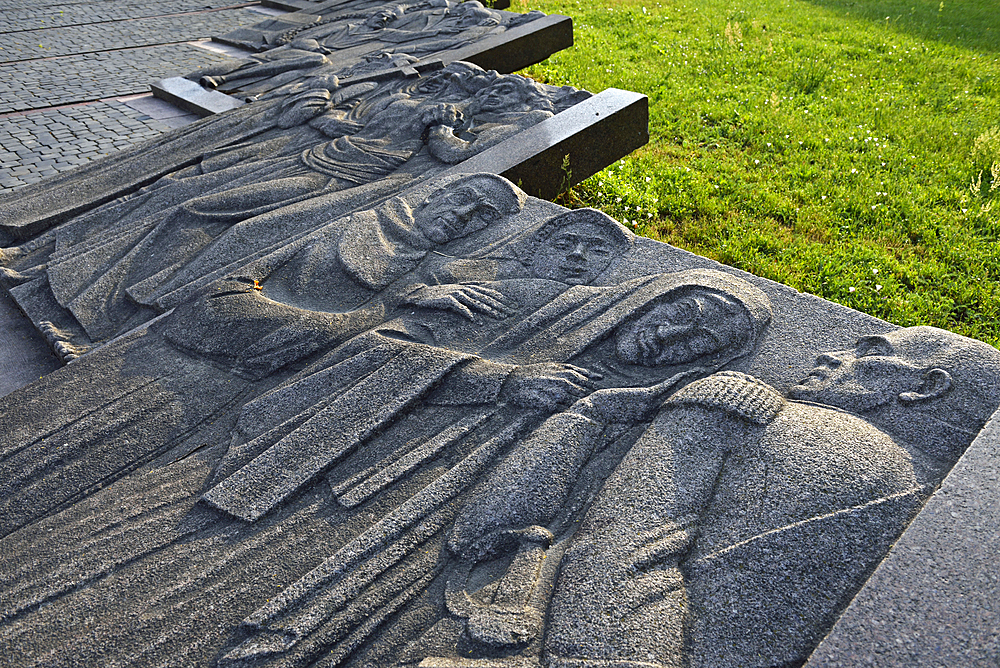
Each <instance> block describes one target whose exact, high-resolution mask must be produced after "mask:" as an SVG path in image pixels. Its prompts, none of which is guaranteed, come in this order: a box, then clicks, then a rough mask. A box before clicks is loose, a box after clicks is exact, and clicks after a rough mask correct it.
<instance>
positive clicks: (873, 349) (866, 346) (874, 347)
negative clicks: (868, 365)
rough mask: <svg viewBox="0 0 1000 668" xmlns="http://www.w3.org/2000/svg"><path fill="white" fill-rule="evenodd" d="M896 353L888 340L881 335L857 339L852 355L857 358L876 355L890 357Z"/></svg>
mask: <svg viewBox="0 0 1000 668" xmlns="http://www.w3.org/2000/svg"><path fill="white" fill-rule="evenodd" d="M894 352H896V349H895V348H893V346H892V344H891V343H889V339H887V338H885V337H884V336H881V335H876V336H862V337H861V338H860V339H858V344H857V345H856V346H855V348H854V353H855V354H856V355H858V356H863V355H868V354H877V355H891V354H893V353H894Z"/></svg>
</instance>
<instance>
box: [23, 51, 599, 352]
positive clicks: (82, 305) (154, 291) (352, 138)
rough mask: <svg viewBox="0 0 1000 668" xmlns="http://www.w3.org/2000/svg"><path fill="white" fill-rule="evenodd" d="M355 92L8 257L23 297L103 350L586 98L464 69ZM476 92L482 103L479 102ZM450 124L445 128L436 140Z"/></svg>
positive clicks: (301, 102)
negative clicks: (225, 275) (242, 268)
mask: <svg viewBox="0 0 1000 668" xmlns="http://www.w3.org/2000/svg"><path fill="white" fill-rule="evenodd" d="M333 83H334V84H335V85H339V83H337V82H333ZM348 88H357V90H355V91H354V92H353V93H351V94H350V95H349V96H348V97H335V98H334V99H333V100H331V96H330V94H329V91H327V90H309V91H306V92H303V93H299V94H295V95H292V96H290V97H288V98H285V99H284V100H282V101H281V103H280V109H279V111H280V112H281V113H280V114H279V121H278V123H279V125H282V126H284V127H287V128H289V129H288V130H286V131H282V132H272V133H271V134H270V135H267V136H262V137H261V138H260V141H257V142H254V143H252V144H243V145H237V146H232V147H228V148H226V149H225V150H221V151H218V152H216V153H215V154H212V155H209V156H206V157H205V158H204V159H203V160H202V161H201V162H200V163H199V164H198V165H196V166H193V167H190V168H188V169H186V170H182V171H180V172H177V173H175V174H171V175H168V176H165V177H163V178H161V179H159V180H158V181H156V182H155V183H153V184H152V185H150V186H148V187H147V188H145V189H143V190H141V191H140V192H138V193H136V194H133V195H130V196H128V197H125V198H122V199H119V200H116V201H114V202H111V203H109V204H106V205H103V206H101V207H98V208H97V209H95V210H93V211H91V212H88V213H86V214H83V215H81V216H78V217H77V218H76V219H74V220H72V221H70V222H68V223H66V224H64V225H62V226H60V227H59V228H58V229H57V230H56V231H55V232H54V248H53V246H45V247H43V249H42V250H41V251H36V252H33V253H28V252H26V251H24V250H23V249H8V250H7V252H5V255H4V257H5V261H8V262H11V261H12V263H13V264H14V265H15V266H13V267H10V269H8V270H7V274H8V282H9V283H14V284H17V283H22V284H23V283H31V285H28V286H26V287H19V288H18V289H17V291H19V292H21V293H24V294H25V295H26V296H25V299H29V300H32V301H36V302H48V303H51V302H55V303H56V304H58V306H59V307H62V308H65V309H66V310H67V311H68V312H69V314H67V315H63V314H61V313H59V314H57V313H53V314H51V315H49V317H47V318H44V319H46V320H49V321H52V322H56V323H57V324H58V326H59V327H60V328H61V329H62V330H65V331H67V332H68V333H69V334H68V337H69V338H70V339H72V341H73V342H74V343H80V344H84V345H88V344H90V343H95V342H100V341H103V340H107V339H109V338H112V337H113V336H115V335H116V334H119V333H121V332H123V331H127V330H128V329H130V328H132V327H134V326H136V325H138V324H140V323H142V322H145V321H147V320H149V319H150V318H151V317H154V316H155V315H156V314H158V313H160V312H162V311H163V310H164V307H163V305H162V304H160V303H159V301H158V300H159V299H160V298H161V297H163V296H164V295H165V294H166V292H168V291H169V290H168V289H167V288H168V287H169V288H171V289H176V288H178V287H180V286H182V285H183V284H184V283H183V282H181V281H186V282H188V283H189V282H191V281H192V280H197V279H202V278H204V277H206V276H208V275H210V274H212V273H213V272H216V271H219V270H222V269H224V268H226V267H227V266H229V265H230V263H232V262H234V261H237V260H242V261H244V262H247V261H250V260H252V259H256V258H253V257H251V256H253V255H254V254H256V255H257V257H259V256H260V255H261V254H262V253H261V251H266V250H268V249H270V248H277V247H278V245H280V244H283V243H285V242H288V241H289V240H292V239H294V238H295V237H297V236H299V235H302V234H304V233H307V232H309V231H311V230H312V229H315V228H317V227H319V226H321V225H323V224H324V223H326V222H328V221H329V220H331V219H333V220H337V219H339V218H340V217H341V216H342V215H344V214H346V213H348V212H350V211H351V210H354V209H357V208H359V207H362V206H371V205H372V204H374V203H376V202H378V201H380V200H381V199H383V198H385V197H386V196H388V195H390V194H392V193H394V192H398V191H399V189H401V188H402V187H403V186H404V185H405V184H407V183H410V182H412V181H413V180H414V179H423V178H427V177H428V176H430V175H432V174H434V173H435V172H437V171H440V170H441V169H443V168H445V167H446V166H448V165H450V164H453V163H454V162H457V161H460V160H462V159H465V158H466V157H468V156H471V155H473V154H475V153H478V152H480V151H482V150H485V149H486V148H489V147H491V146H493V145H495V144H497V143H498V142H500V141H503V140H504V139H507V138H509V137H511V136H513V135H514V134H516V133H517V132H519V131H521V130H523V129H525V128H527V127H529V126H531V125H533V124H535V123H538V122H539V121H541V120H544V119H545V118H548V117H550V116H551V115H552V114H553V112H554V111H558V110H559V109H560V108H564V106H566V105H571V104H573V103H575V102H576V101H578V100H579V99H581V94H580V92H579V91H576V90H571V89H552V88H546V87H543V86H540V85H538V84H535V83H533V82H530V81H528V80H527V79H524V78H523V77H518V76H516V75H510V76H499V75H496V73H486V72H483V71H482V70H480V69H479V68H476V67H475V66H471V65H468V64H465V63H454V64H452V65H450V66H449V67H447V68H445V69H444V70H441V71H440V72H438V73H435V74H433V75H431V76H429V77H427V78H425V79H424V80H418V81H416V82H412V83H405V82H401V81H399V80H390V82H389V83H387V84H380V85H379V86H377V87H376V88H375V89H372V88H371V87H369V86H367V85H361V84H359V85H357V86H347V87H346V88H345V90H347V89H348ZM479 88H482V92H483V93H484V95H482V96H480V97H472V99H469V98H470V97H471V96H473V93H475V91H476V90H478V89H479ZM353 95H358V96H360V97H350V96H353ZM463 99H464V100H465V102H460V101H461V100H463ZM268 102H270V101H268ZM456 102H458V103H459V104H458V105H457V106H456V104H455V103H456ZM463 108H465V109H466V111H465V112H463V110H462V109H463ZM306 121H311V123H310V124H309V125H303V123H304V122H306ZM441 123H444V124H446V126H447V128H448V130H447V131H446V132H444V133H430V134H428V133H429V131H430V128H431V127H433V126H435V125H438V124H441ZM453 128H454V129H453ZM461 128H464V129H461ZM456 131H457V132H458V133H459V134H460V135H462V137H464V138H459V137H458V136H456V135H455V132H456ZM317 135H318V136H320V137H322V138H323V139H322V140H317V139H316V137H317ZM445 135H447V137H448V139H442V137H443V136H445ZM329 136H334V137H335V138H334V139H332V140H330V139H329ZM425 141H426V144H425ZM449 142H451V143H456V142H457V148H456V146H452V145H451V144H450V143H449ZM306 202H308V204H307V203H306ZM296 203H302V206H297V207H296V206H292V205H294V204H296ZM234 239H238V240H241V243H240V244H237V245H239V246H241V247H242V248H243V249H244V250H245V251H246V252H244V254H243V255H241V256H239V257H232V256H231V255H230V256H226V259H227V262H225V263H222V264H219V263H215V264H213V263H212V262H213V260H212V258H215V259H216V260H219V259H220V258H221V257H222V255H219V254H218V253H217V252H216V251H217V250H218V248H219V245H220V244H221V245H222V246H227V247H228V248H229V249H230V250H232V249H233V248H234V247H235V246H234V245H233V244H232V243H229V242H231V241H233V240H234ZM216 242H218V243H216ZM36 245H37V244H36ZM6 258H10V259H9V260H6ZM220 261H221V260H220ZM192 266H196V267H198V271H199V272H201V273H200V274H193V273H192ZM36 279H37V280H36ZM176 303H177V302H173V303H171V306H173V305H174V304H176ZM42 308H43V309H48V308H50V307H49V306H48V305H46V306H44V307H42ZM167 308H169V307H167ZM29 310H30V309H29ZM75 328H82V330H83V331H81V332H74V329H75Z"/></svg>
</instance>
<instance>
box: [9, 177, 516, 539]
mask: <svg viewBox="0 0 1000 668" xmlns="http://www.w3.org/2000/svg"><path fill="white" fill-rule="evenodd" d="M524 200H525V195H524V193H522V192H521V191H520V190H518V189H517V188H515V187H514V186H513V185H511V184H510V183H509V182H508V181H505V180H504V179H502V178H501V177H498V176H494V175H491V174H481V175H469V176H463V177H459V178H457V179H452V180H450V181H448V182H445V183H443V184H441V186H440V187H439V188H437V189H435V190H433V191H432V192H431V193H430V195H429V196H428V197H427V198H426V199H425V200H424V201H423V202H419V201H418V202H419V203H417V202H408V201H407V199H406V198H403V197H400V198H394V199H392V200H389V201H388V202H386V203H384V204H383V205H381V206H380V207H379V208H378V209H376V210H372V211H365V212H359V213H357V214H354V216H352V217H351V218H347V219H343V220H341V221H339V224H337V225H333V226H331V227H330V228H328V229H324V230H322V233H321V234H318V235H316V236H314V237H313V238H312V239H311V241H314V242H316V243H303V244H300V245H298V246H297V247H294V248H292V249H290V251H289V252H288V253H287V254H286V255H285V256H284V257H285V260H286V265H287V266H283V265H278V264H276V265H271V264H270V263H271V262H273V261H275V258H265V260H264V261H263V262H261V263H259V264H258V265H256V266H253V267H250V268H248V269H247V270H246V271H244V272H241V273H239V274H236V275H234V276H232V277H229V278H228V279H226V280H223V281H218V282H216V283H214V284H212V285H210V286H208V288H207V290H206V293H205V294H204V295H203V296H201V297H200V298H197V299H192V301H190V302H188V303H182V304H181V305H180V306H179V308H177V310H176V311H174V312H173V313H172V314H171V315H170V316H168V317H167V318H165V319H161V320H160V321H159V322H158V323H157V324H156V325H155V326H154V327H153V331H147V332H143V333H140V334H137V335H135V336H133V337H132V338H131V339H126V340H124V341H122V342H119V343H118V344H117V345H116V346H115V347H114V349H113V351H109V352H108V353H107V354H105V355H98V356H95V357H92V358H88V359H87V361H86V363H82V362H78V363H77V365H76V366H74V367H73V371H72V372H70V373H66V374H64V376H65V379H64V381H63V382H61V383H59V387H61V388H63V387H64V388H65V391H72V390H71V388H72V386H73V385H74V380H73V379H74V378H76V381H75V383H77V384H81V385H83V384H86V383H87V382H89V381H88V379H91V378H95V377H97V378H99V377H100V376H101V375H107V374H113V373H114V372H113V371H111V370H109V368H108V367H109V366H110V367H111V368H112V369H113V368H114V367H115V364H116V362H115V360H116V359H118V360H120V359H122V358H125V359H132V358H133V357H135V358H137V359H140V360H143V363H144V365H145V366H146V371H147V375H146V376H144V378H143V380H142V381H141V382H138V381H137V382H136V383H120V384H119V387H118V388H117V389H116V390H114V391H111V390H110V389H109V390H107V391H102V392H99V393H97V394H96V396H95V397H94V398H93V400H94V401H96V402H97V403H96V406H97V408H95V406H93V405H91V404H90V401H91V398H90V397H89V396H86V395H84V396H81V397H80V398H79V399H77V400H75V401H74V402H72V403H74V404H76V405H77V407H78V410H82V411H83V412H84V413H86V414H87V415H88V417H86V418H83V419H79V420H77V419H73V418H70V417H67V416H65V415H58V414H57V415H53V416H49V418H48V419H50V420H51V422H52V424H51V425H50V427H49V428H48V429H46V430H45V432H46V434H47V435H46V436H45V437H44V438H42V439H41V440H38V439H37V438H35V437H33V436H31V434H30V432H23V433H22V432H21V431H19V429H16V428H14V427H13V426H12V427H11V430H10V435H9V447H10V448H11V452H10V455H9V457H8V458H7V461H6V466H7V467H12V468H10V469H8V470H13V469H18V471H17V473H16V475H15V476H14V477H13V478H12V479H10V480H9V481H7V483H5V485H4V495H3V497H4V498H3V503H4V504H5V507H6V508H7V512H6V513H5V521H4V522H2V523H0V528H2V529H5V530H10V528H12V527H16V526H18V523H19V522H20V521H22V520H23V518H24V516H25V513H34V514H43V513H44V512H45V511H46V510H47V509H51V508H53V507H56V506H57V505H58V504H59V503H62V502H65V501H66V500H68V499H73V498H78V496H79V495H82V494H86V493H87V491H88V489H90V488H91V487H92V486H94V485H98V484H101V482H102V481H103V483H105V484H106V483H108V482H110V481H112V480H114V479H116V478H117V477H119V476H121V475H125V474H127V473H128V472H130V471H131V470H132V468H134V466H137V465H139V464H141V463H144V462H145V461H147V460H148V459H149V458H150V457H153V456H155V455H156V454H158V453H160V452H162V451H163V450H165V449H167V448H169V447H172V446H174V445H176V444H177V443H178V442H179V441H182V440H183V438H186V437H187V436H189V435H190V434H189V433H188V432H190V431H192V430H195V429H196V428H197V426H198V425H199V424H201V423H203V421H204V420H206V419H220V417H221V416H220V412H225V411H229V410H232V409H233V408H234V405H233V402H236V401H240V400H242V401H247V400H248V399H249V398H252V396H253V393H254V392H255V391H256V392H257V393H261V392H263V391H264V389H266V387H267V386H268V382H271V383H273V382H274V381H269V380H268V376H271V375H274V374H275V373H276V372H278V371H280V370H281V369H282V368H283V367H285V366H287V365H289V364H292V363H294V362H297V361H299V360H302V359H305V358H308V357H309V356H310V355H312V354H314V353H316V352H317V351H327V350H331V349H333V348H334V347H336V345H338V344H340V343H342V342H344V341H346V340H347V339H349V338H351V337H352V336H354V335H356V334H359V333H360V332H362V331H364V330H365V329H368V328H370V327H374V326H376V325H378V324H379V323H380V322H381V321H382V320H383V319H384V316H385V312H386V310H387V308H391V307H392V306H393V305H395V303H397V302H398V301H399V298H398V297H394V296H393V293H392V292H391V291H388V292H384V291H383V289H384V288H386V287H388V286H389V285H390V284H392V283H393V282H394V281H396V280H397V279H400V278H401V277H403V276H404V275H406V274H408V273H409V272H411V271H412V270H413V269H414V268H415V267H416V266H417V264H418V263H419V262H420V260H421V259H422V257H423V256H424V254H426V253H427V252H428V250H429V249H431V248H447V245H446V244H447V243H448V242H449V241H452V240H454V239H457V238H461V237H463V236H466V235H469V234H472V233H474V232H476V231H478V230H482V229H483V228H484V227H486V226H487V225H489V224H497V223H498V222H501V221H502V220H503V219H506V218H509V217H510V216H512V215H514V214H517V213H518V212H520V210H521V207H522V205H523V203H524ZM309 241H310V239H307V240H306V242H309ZM296 251H298V252H296ZM317 251H321V252H317ZM289 256H290V257H291V260H288V258H289ZM269 266H271V267H273V268H274V269H275V270H276V271H277V273H278V276H277V277H275V280H274V281H271V280H268V273H266V272H265V271H264V268H265V267H269ZM258 280H259V282H258ZM404 282H405V281H404ZM261 283H263V285H261ZM273 283H278V284H281V287H282V288H284V289H277V290H276V289H275V286H274V285H273ZM289 283H291V285H288V284H289ZM400 290H402V292H404V293H405V289H403V288H400ZM309 291H312V292H313V293H314V294H315V297H314V298H313V299H311V300H310V299H309V298H308V296H307V294H306V293H308V292H309ZM275 293H278V294H275ZM284 295H288V296H290V297H292V296H294V298H291V299H289V300H288V301H281V300H280V299H279V300H276V299H274V297H279V298H280V297H281V296H284ZM194 296H195V297H197V295H194ZM376 296H377V297H378V298H377V299H375V300H373V301H372V303H370V304H367V305H364V306H363V303H365V302H368V301H369V298H372V297H376ZM289 302H291V303H289ZM320 307H323V308H320ZM426 312H428V313H434V311H433V310H427V311H426ZM181 351H183V352H181ZM186 353H188V354H186ZM220 371H221V373H220ZM234 374H235V376H236V377H234ZM245 380H248V381H262V382H263V388H262V389H257V388H258V386H254V385H250V384H248V383H247V382H245ZM275 380H276V379H275ZM53 382H58V381H53ZM199 383H201V384H204V385H205V388H206V390H202V389H200V388H199ZM220 386H221V387H222V388H224V391H222V390H220V389H219V387H220ZM209 388H214V389H212V390H211V391H208V389H209ZM60 391H61V390H60ZM109 392H111V394H110V395H109ZM140 397H144V399H140ZM142 401H145V402H147V403H149V404H150V405H159V406H160V407H161V408H160V410H162V411H164V412H166V413H171V414H173V415H174V417H172V418H171V419H170V420H162V424H160V425H157V426H156V427H155V428H151V427H150V426H149V424H147V417H146V416H145V415H143V412H142V411H137V410H136V409H135V406H137V405H141V403H142ZM105 405H107V406H116V408H114V409H113V412H114V414H115V420H114V422H115V423H116V424H117V425H118V428H119V430H120V431H121V432H122V433H121V434H116V435H114V436H111V435H109V434H107V433H106V432H105V428H104V426H103V423H105V422H107V421H108V419H109V418H108V415H107V414H106V413H105V412H104V411H103V410H102V409H101V408H100V407H101V406H105ZM238 405H239V404H236V406H237V407H238ZM128 406H132V407H133V408H128ZM195 406H197V410H196V411H195V410H194V409H193V407H195ZM194 413H197V414H200V415H195V414H194ZM61 421H62V422H61ZM127 425H134V426H133V427H130V428H126V426H127ZM181 425H186V426H181ZM25 427H26V425H25ZM130 429H137V430H139V431H143V430H144V431H145V434H146V436H145V438H143V439H138V441H137V442H133V441H132V440H131V439H130V438H129V431H130ZM123 439H124V440H125V442H126V443H127V446H123V442H122V440H123ZM29 460H31V461H33V462H34V465H27V464H26V463H25V464H24V465H23V470H21V469H22V466H21V463H22V462H28V461H29ZM42 462H45V464H44V465H42ZM88 462H89V464H88ZM70 471H76V473H74V474H73V475H69V472H70ZM64 476H68V477H69V478H70V479H69V480H66V479H65V478H64Z"/></svg>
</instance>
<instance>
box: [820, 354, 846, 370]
mask: <svg viewBox="0 0 1000 668" xmlns="http://www.w3.org/2000/svg"><path fill="white" fill-rule="evenodd" d="M816 363H817V364H819V365H821V366H828V367H830V368H831V369H836V368H837V367H838V366H840V364H841V362H840V360H839V359H838V358H836V357H834V356H833V355H831V354H830V353H823V354H822V355H820V356H819V357H817V358H816Z"/></svg>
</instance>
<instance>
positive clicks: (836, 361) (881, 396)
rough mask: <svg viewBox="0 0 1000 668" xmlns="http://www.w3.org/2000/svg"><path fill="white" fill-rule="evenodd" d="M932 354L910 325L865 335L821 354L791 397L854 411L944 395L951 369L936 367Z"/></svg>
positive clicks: (949, 380)
mask: <svg viewBox="0 0 1000 668" xmlns="http://www.w3.org/2000/svg"><path fill="white" fill-rule="evenodd" d="M927 353H928V351H927V344H926V342H925V341H923V340H922V337H921V336H920V334H919V333H917V332H913V331H911V330H905V329H902V330H897V331H895V332H889V333H888V334H883V335H878V336H863V337H861V338H860V339H858V343H857V345H856V346H855V347H854V349H853V350H838V351H835V352H830V353H824V354H822V355H820V356H819V357H817V358H816V366H815V368H813V370H812V371H810V372H809V375H808V376H806V377H805V378H803V379H802V380H801V381H799V383H798V385H796V386H795V387H793V388H792V389H791V391H790V392H789V396H791V397H792V398H793V399H804V400H806V401H814V402H816V403H821V404H826V405H828V406H835V407H837V408H843V409H845V410H849V411H854V412H862V411H866V410H869V409H872V408H875V407H877V406H881V405H884V404H887V403H889V402H895V401H897V400H899V401H902V402H908V401H916V400H920V399H929V398H933V397H936V396H940V395H941V394H943V393H944V392H946V391H947V390H948V389H949V388H950V385H951V379H950V376H949V374H948V373H947V371H946V370H944V369H939V368H932V366H931V365H930V364H929V360H928V359H927Z"/></svg>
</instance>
